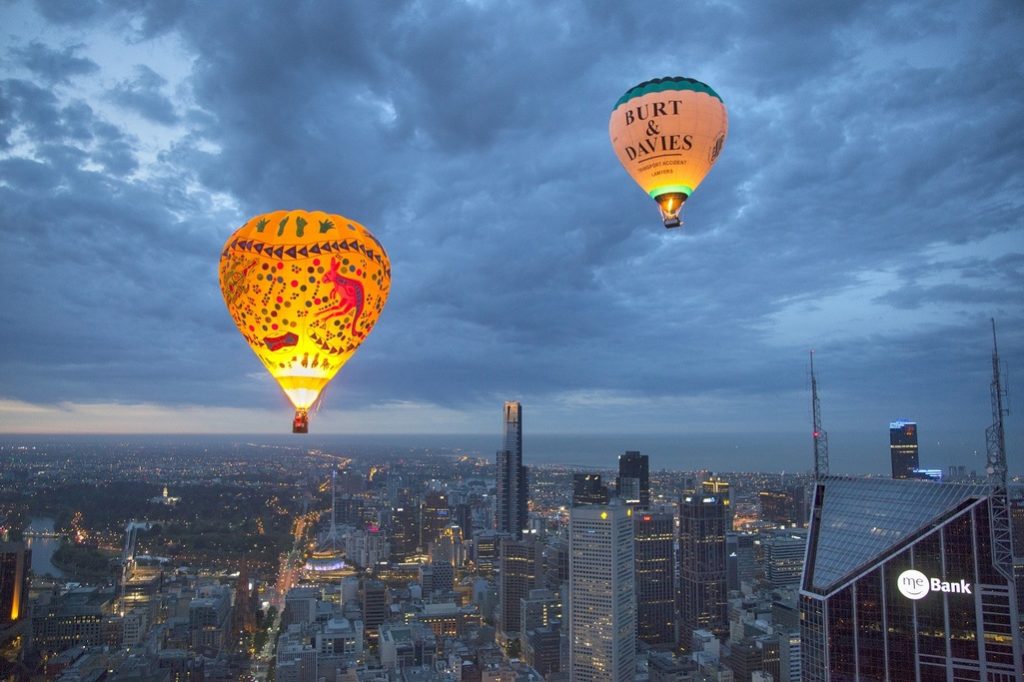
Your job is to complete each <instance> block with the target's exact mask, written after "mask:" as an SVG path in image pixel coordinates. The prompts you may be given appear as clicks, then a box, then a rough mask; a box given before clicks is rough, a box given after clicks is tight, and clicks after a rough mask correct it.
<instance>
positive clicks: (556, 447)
mask: <svg viewBox="0 0 1024 682" xmlns="http://www.w3.org/2000/svg"><path fill="white" fill-rule="evenodd" d="M33 442H48V443H54V442H65V443H67V442H79V443H86V442H87V443H89V444H91V445H94V446H102V445H103V444H110V445H111V446H119V445H122V446H123V445H125V444H131V443H139V444H147V445H173V446H176V447H186V448H187V447H190V446H192V447H197V448H200V447H204V446H206V445H225V444H230V443H255V444H260V445H271V446H279V447H289V446H292V447H295V448H297V449H305V448H321V449H325V450H332V451H335V452H337V453H338V454H351V455H355V456H360V455H374V454H388V455H402V454H409V455H416V454H465V455H472V456H478V457H484V458H487V459H490V458H493V457H494V453H495V452H496V451H497V450H498V448H500V447H501V436H500V434H498V433H495V434H419V435H417V434H390V435H389V434H372V435H358V434H357V435H337V434H328V435H317V434H308V435H305V436H298V435H292V434H281V435H272V436H268V435H265V434H260V435H251V436H250V435H241V434H236V435H218V436H209V435H201V436H198V435H197V436H191V435H153V436H141V435H140V436H134V435H132V436H128V435H118V436H63V435H61V436H57V435H54V436H13V435H4V436H0V444H5V443H6V444H8V445H10V444H31V443H33ZM829 443H830V459H831V470H832V472H833V473H839V474H846V473H848V474H867V473H875V474H887V473H888V472H889V471H890V464H889V433H888V430H887V429H881V430H880V431H879V432H871V433H868V434H865V433H852V432H832V433H830V434H829ZM812 447H813V446H812V442H811V437H810V434H809V433H807V434H793V433H752V432H747V433H734V434H721V433H698V434H695V433H688V434H632V435H630V434H531V433H529V432H527V433H525V434H523V463H524V464H526V465H527V466H538V465H557V464H562V465H566V466H572V467H586V468H589V469H595V470H602V469H613V468H616V467H617V458H618V456H619V455H620V454H622V453H623V452H625V451H626V450H639V451H640V452H642V453H644V454H646V455H648V456H649V457H650V466H651V468H652V469H653V470H655V471H657V470H661V469H667V470H673V471H696V470H702V469H707V470H711V471H721V472H733V471H765V472H773V471H774V472H778V471H788V472H800V471H809V470H810V469H812V468H813V460H812V451H813V450H812ZM920 453H921V454H920V457H921V466H922V467H924V468H936V469H939V468H941V469H945V468H946V467H948V466H950V465H952V464H959V465H965V466H967V468H968V470H971V469H974V470H977V471H978V472H982V471H983V470H984V468H985V442H984V433H983V432H980V433H979V434H969V435H967V436H964V435H963V434H940V433H934V432H933V434H932V436H931V437H930V439H929V440H928V441H923V442H922V443H921V444H920ZM1009 459H1010V461H1009V465H1010V471H1011V473H1019V472H1020V470H1021V466H1020V464H1021V462H1020V461H1019V459H1018V458H1017V457H1016V455H1015V451H1012V450H1011V452H1010V457H1009Z"/></svg>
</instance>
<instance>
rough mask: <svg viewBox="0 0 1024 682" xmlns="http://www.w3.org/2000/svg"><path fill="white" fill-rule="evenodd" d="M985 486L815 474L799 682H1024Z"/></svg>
mask: <svg viewBox="0 0 1024 682" xmlns="http://www.w3.org/2000/svg"><path fill="white" fill-rule="evenodd" d="M992 510H993V503H992V488H991V487H989V486H985V485H965V484H950V483H934V482H926V481H918V480H890V479H848V478H843V477H838V476H832V477H827V478H824V479H822V480H820V481H819V482H818V484H817V486H816V491H815V495H814V503H813V509H812V512H811V526H810V537H809V540H808V551H807V564H806V566H805V567H804V574H803V578H802V583H801V585H802V588H801V590H800V611H801V613H800V626H801V647H802V649H801V651H802V659H803V660H802V667H803V679H804V680H810V681H811V682H815V681H826V680H855V679H859V680H922V681H923V680H947V679H948V680H998V681H999V682H1010V681H1011V680H1021V679H1024V644H1022V641H1021V640H1022V637H1021V623H1020V609H1019V602H1018V595H1017V585H1016V582H1017V581H1019V579H1020V576H1019V575H1018V576H1016V578H1017V581H1015V576H1014V573H1015V570H1014V566H1013V563H1012V561H1000V560H998V555H999V553H998V552H997V551H996V550H995V546H996V543H995V542H994V538H995V535H994V534H993V533H992V527H993V525H995V524H994V515H993V513H992Z"/></svg>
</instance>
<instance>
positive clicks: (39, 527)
mask: <svg viewBox="0 0 1024 682" xmlns="http://www.w3.org/2000/svg"><path fill="white" fill-rule="evenodd" d="M26 530H36V531H47V532H52V531H53V519H51V518H49V517H46V516H33V517H31V519H30V521H29V524H28V528H26ZM26 542H27V544H28V547H29V548H30V549H31V550H32V573H33V574H35V575H37V576H44V575H46V574H47V573H49V574H50V575H52V576H53V577H55V578H67V577H68V574H67V573H65V572H64V571H62V570H60V569H59V568H57V567H56V566H54V565H53V554H54V552H56V551H57V549H58V548H59V547H60V539H59V538H26Z"/></svg>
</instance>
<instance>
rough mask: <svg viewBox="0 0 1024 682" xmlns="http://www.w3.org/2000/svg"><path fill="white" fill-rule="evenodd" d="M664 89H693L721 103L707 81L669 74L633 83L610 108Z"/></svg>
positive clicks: (720, 99) (719, 97)
mask: <svg viewBox="0 0 1024 682" xmlns="http://www.w3.org/2000/svg"><path fill="white" fill-rule="evenodd" d="M664 90H693V91H694V92H703V93H705V94H708V95H711V96H712V97H714V98H715V99H717V100H718V101H719V102H722V104H725V102H724V101H722V98H721V96H719V94H718V93H717V92H715V91H714V90H712V89H711V86H710V85H708V84H707V83H701V82H700V81H699V80H694V79H693V78H685V77H683V76H669V77H668V78H652V79H651V80H649V81H644V82H643V83H641V84H640V85H635V86H633V87H632V88H630V89H629V90H627V91H626V94H625V95H623V96H622V97H620V98H619V101H618V102H616V103H615V106H614V107H612V109H618V108H619V105H620V104H624V103H626V102H628V101H629V100H631V99H633V98H634V97H640V96H642V95H646V94H647V93H649V92H662V91H664Z"/></svg>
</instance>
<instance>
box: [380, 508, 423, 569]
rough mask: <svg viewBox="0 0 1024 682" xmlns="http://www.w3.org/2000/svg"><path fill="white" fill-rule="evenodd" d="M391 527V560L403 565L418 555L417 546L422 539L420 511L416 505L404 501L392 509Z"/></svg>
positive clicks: (389, 537) (389, 535)
mask: <svg viewBox="0 0 1024 682" xmlns="http://www.w3.org/2000/svg"><path fill="white" fill-rule="evenodd" d="M389 527H390V532H389V534H388V540H389V541H390V543H391V560H392V561H394V562H396V563H401V562H403V561H405V560H406V559H407V558H408V557H410V556H413V555H414V554H416V545H417V544H418V543H419V537H420V524H419V510H418V509H417V508H416V504H415V503H414V502H411V501H409V500H403V501H400V502H399V503H397V504H396V505H395V506H394V507H392V508H391V521H390V526H389Z"/></svg>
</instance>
